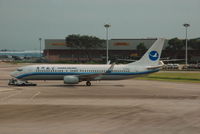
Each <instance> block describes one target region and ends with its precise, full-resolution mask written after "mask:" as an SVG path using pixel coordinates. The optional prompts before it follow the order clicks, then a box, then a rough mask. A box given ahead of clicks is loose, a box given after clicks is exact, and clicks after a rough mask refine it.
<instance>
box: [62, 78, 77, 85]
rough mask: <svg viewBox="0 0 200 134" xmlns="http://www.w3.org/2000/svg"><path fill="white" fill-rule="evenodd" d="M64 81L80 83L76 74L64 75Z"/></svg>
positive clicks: (66, 82)
mask: <svg viewBox="0 0 200 134" xmlns="http://www.w3.org/2000/svg"><path fill="white" fill-rule="evenodd" d="M64 83H65V84H78V83H79V78H78V77H76V76H64Z"/></svg>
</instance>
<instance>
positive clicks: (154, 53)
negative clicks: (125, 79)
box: [128, 38, 165, 66]
mask: <svg viewBox="0 0 200 134" xmlns="http://www.w3.org/2000/svg"><path fill="white" fill-rule="evenodd" d="M164 42H165V39H162V38H159V39H157V40H156V41H155V42H154V44H153V45H152V46H151V47H150V48H149V50H148V51H147V52H146V53H145V54H144V55H143V56H142V58H141V59H140V60H138V61H136V62H132V63H129V64H128V65H139V66H140V65H142V66H156V65H158V64H159V60H160V56H161V52H162V49H163V45H164Z"/></svg>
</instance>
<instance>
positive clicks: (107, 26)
mask: <svg viewBox="0 0 200 134" xmlns="http://www.w3.org/2000/svg"><path fill="white" fill-rule="evenodd" d="M104 27H105V28H106V46H107V47H106V63H108V28H109V27H111V25H109V24H105V25H104Z"/></svg>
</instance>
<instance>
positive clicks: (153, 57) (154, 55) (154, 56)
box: [149, 51, 159, 61]
mask: <svg viewBox="0 0 200 134" xmlns="http://www.w3.org/2000/svg"><path fill="white" fill-rule="evenodd" d="M158 57H159V54H158V52H157V51H151V52H150V53H149V59H150V60H152V61H156V60H157V59H158Z"/></svg>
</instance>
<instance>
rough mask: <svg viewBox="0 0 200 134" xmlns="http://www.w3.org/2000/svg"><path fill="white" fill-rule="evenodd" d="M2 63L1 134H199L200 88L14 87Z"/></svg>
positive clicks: (125, 84)
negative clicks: (9, 82)
mask: <svg viewBox="0 0 200 134" xmlns="http://www.w3.org/2000/svg"><path fill="white" fill-rule="evenodd" d="M18 66H22V65H20V64H5V63H0V133H1V134H199V133H200V84H195V83H193V84H191V83H175V82H160V81H147V80H134V79H130V80H122V81H96V82H92V86H90V87H87V86H85V83H80V84H78V85H65V84H64V83H63V81H31V82H34V83H37V84H38V86H36V87H15V86H8V85H7V83H8V79H9V78H10V76H9V73H10V72H11V71H13V70H15V69H16V68H17V67H18Z"/></svg>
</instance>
